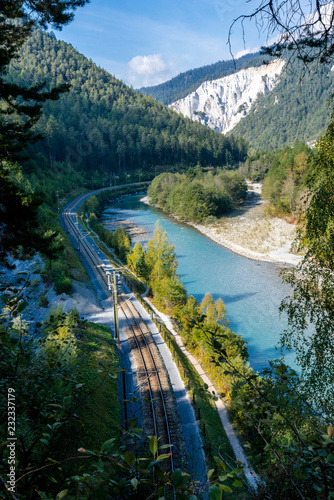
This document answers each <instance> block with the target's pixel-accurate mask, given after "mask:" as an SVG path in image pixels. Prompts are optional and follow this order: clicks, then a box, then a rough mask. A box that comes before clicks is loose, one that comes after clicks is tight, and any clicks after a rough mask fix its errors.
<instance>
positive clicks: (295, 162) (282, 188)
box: [239, 140, 311, 220]
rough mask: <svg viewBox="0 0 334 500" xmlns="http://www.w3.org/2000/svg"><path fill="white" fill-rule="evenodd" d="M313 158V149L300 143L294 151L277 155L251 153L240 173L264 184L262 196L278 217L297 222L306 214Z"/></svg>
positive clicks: (288, 149)
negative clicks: (306, 200)
mask: <svg viewBox="0 0 334 500" xmlns="http://www.w3.org/2000/svg"><path fill="white" fill-rule="evenodd" d="M310 154H311V149H310V148H309V147H308V146H307V145H306V144H305V143H303V142H301V141H298V140H296V141H295V143H294V145H293V146H292V147H290V146H286V147H285V148H283V149H277V150H275V151H255V150H251V151H250V152H249V154H248V157H247V160H246V161H245V163H244V164H243V165H242V166H241V167H240V168H239V172H240V173H241V174H242V175H244V176H246V178H248V179H251V180H252V181H255V182H262V194H263V196H264V198H266V199H267V200H268V201H269V202H270V204H271V206H272V207H273V208H274V209H275V210H276V212H277V214H290V215H291V216H292V217H293V218H294V219H295V220H297V219H298V217H300V216H301V215H302V213H303V212H304V211H305V206H304V203H303V201H304V199H305V195H306V183H307V178H308V176H309V175H310V172H311V168H310V163H309V156H310Z"/></svg>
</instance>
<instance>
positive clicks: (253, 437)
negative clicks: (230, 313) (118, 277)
mask: <svg viewBox="0 0 334 500" xmlns="http://www.w3.org/2000/svg"><path fill="white" fill-rule="evenodd" d="M104 196H105V195H104ZM93 205H95V207H94V209H95V208H96V207H97V203H96V201H94V203H93ZM91 217H92V218H94V214H93V213H92V215H91ZM104 231H105V232H107V230H105V229H104ZM101 234H102V233H101ZM105 234H106V233H105ZM127 262H128V265H129V266H130V267H131V269H132V270H133V271H134V272H135V273H136V274H137V275H138V276H140V277H141V278H142V279H143V280H145V281H146V282H147V283H148V285H149V287H150V290H151V293H152V295H153V297H154V301H155V303H156V305H157V307H159V308H160V309H162V310H164V311H166V312H168V313H169V314H171V315H172V317H174V321H175V323H176V325H178V328H179V330H180V334H181V336H182V338H183V341H184V343H185V344H186V346H187V348H188V349H189V350H190V351H192V352H193V353H194V354H195V355H196V356H197V357H198V358H199V359H201V364H202V365H203V367H204V368H205V370H206V371H207V372H208V374H209V375H210V377H211V378H212V380H213V381H214V383H215V385H216V386H217V387H218V388H219V390H220V391H221V393H222V394H221V396H222V397H224V398H226V401H227V402H229V406H230V409H231V412H232V415H233V417H234V421H235V422H236V423H237V424H238V428H239V430H240V431H241V432H242V434H243V436H244V439H245V440H246V442H247V445H248V447H249V450H250V454H251V457H252V461H253V464H254V466H255V467H256V468H257V470H258V471H259V472H260V475H261V476H262V477H263V478H264V479H265V483H263V484H262V485H261V486H260V488H259V490H258V492H257V498H267V495H270V498H280V495H281V491H282V490H283V491H284V494H285V495H286V498H295V497H294V495H296V492H297V494H298V495H299V496H300V497H301V498H314V495H318V496H319V498H323V497H326V495H327V498H330V496H329V495H330V493H331V492H332V491H333V490H332V484H333V446H334V440H333V436H334V428H333V426H332V425H328V427H327V431H326V419H325V420H324V419H323V417H322V416H321V410H320V408H322V409H323V411H324V410H326V412H328V413H327V415H328V417H327V422H328V420H329V422H330V421H331V410H330V403H329V399H328V398H331V396H330V394H331V391H330V390H327V391H325V392H326V396H325V393H324V392H322V393H321V395H320V394H319V393H318V396H319V398H314V395H313V394H312V395H311V393H310V390H311V387H313V386H314V384H315V381H314V380H312V378H311V379H309V378H308V377H307V370H306V371H303V373H302V375H301V376H300V377H298V376H297V374H296V373H295V372H294V371H293V370H291V369H290V368H289V367H287V366H286V365H285V364H284V362H283V361H282V360H276V361H274V362H271V363H270V366H269V367H268V369H266V370H264V372H263V373H261V374H256V373H254V372H253V371H252V370H251V368H250V367H249V366H248V365H247V363H246V360H247V350H246V346H245V343H244V341H243V340H242V338H240V337H239V336H238V335H235V334H234V333H233V332H231V331H230V330H229V328H228V320H227V318H226V316H225V308H224V304H223V303H222V301H220V300H218V301H216V302H214V301H213V299H212V297H211V296H210V295H209V294H208V295H206V296H205V298H204V299H203V301H202V303H201V304H199V303H198V302H197V301H196V300H195V298H194V297H192V296H189V297H187V295H186V292H185V290H184V288H183V286H182V284H181V283H180V280H179V278H178V276H177V274H176V261H175V254H174V253H173V247H172V246H170V245H169V244H168V242H167V239H166V234H164V232H163V231H162V228H161V227H159V226H158V227H157V228H156V232H155V235H154V238H153V240H151V241H150V242H149V243H148V245H147V248H146V250H145V249H144V248H143V247H142V246H141V244H140V243H136V245H135V246H134V248H133V249H132V250H131V251H130V252H128V255H127ZM290 281H291V280H290ZM285 307H288V308H290V314H289V316H290V320H289V323H290V326H291V327H292V329H293V328H294V321H295V320H296V316H295V315H294V312H293V307H294V306H293V302H289V300H287V301H286V304H285ZM304 309H305V306H304ZM303 314H304V312H303ZM318 314H320V311H318ZM303 327H304V328H305V325H300V326H299V328H300V329H302V328H303ZM322 332H324V329H322ZM296 333H298V332H296ZM319 333H320V332H319ZM322 335H323V333H322ZM287 338H288V337H287ZM295 338H296V343H295V345H297V344H298V336H296V337H295ZM283 345H287V344H283ZM308 359H309V358H308ZM323 361H324V360H322V359H320V357H318V358H317V363H318V372H317V374H318V376H319V375H320V373H319V370H320V369H323V370H324V372H323V374H322V376H321V381H322V382H321V381H320V380H318V381H317V382H316V384H317V385H318V387H319V389H320V384H323V385H322V391H324V387H325V385H324V384H325V383H326V382H327V383H328V382H329V383H330V386H329V387H332V382H331V381H330V380H328V379H327V378H326V377H327V375H326V374H327V373H328V374H329V372H327V371H326V367H325V365H324V362H323ZM304 367H307V363H306V362H305V364H304ZM328 368H329V366H328ZM329 369H330V368H329ZM327 387H328V386H327ZM214 397H217V395H215V396H214ZM315 400H317V403H318V404H317V408H315V407H314V402H315Z"/></svg>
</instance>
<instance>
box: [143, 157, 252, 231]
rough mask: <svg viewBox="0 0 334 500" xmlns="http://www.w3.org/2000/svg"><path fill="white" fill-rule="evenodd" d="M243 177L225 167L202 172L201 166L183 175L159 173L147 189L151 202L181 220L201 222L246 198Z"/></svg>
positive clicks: (222, 212)
mask: <svg viewBox="0 0 334 500" xmlns="http://www.w3.org/2000/svg"><path fill="white" fill-rule="evenodd" d="M246 192H247V184H246V182H245V180H244V178H243V177H242V176H241V175H240V174H238V173H236V172H229V171H227V170H226V169H219V168H217V169H215V170H214V171H209V172H206V173H205V172H203V170H202V168H201V167H200V165H197V166H196V168H189V169H188V170H187V171H186V173H185V174H171V173H164V174H160V175H158V176H157V177H155V179H154V180H153V181H152V183H151V184H150V187H149V189H148V196H149V198H150V203H153V204H154V205H157V206H159V207H160V208H161V209H162V210H164V211H165V212H168V213H171V214H174V215H177V216H178V217H179V218H180V219H181V220H184V221H189V222H203V221H204V220H205V219H208V217H211V218H213V217H218V216H220V215H222V214H224V213H226V212H229V211H230V210H231V209H232V208H234V207H236V206H238V205H239V204H240V203H241V201H242V200H244V199H245V197H246Z"/></svg>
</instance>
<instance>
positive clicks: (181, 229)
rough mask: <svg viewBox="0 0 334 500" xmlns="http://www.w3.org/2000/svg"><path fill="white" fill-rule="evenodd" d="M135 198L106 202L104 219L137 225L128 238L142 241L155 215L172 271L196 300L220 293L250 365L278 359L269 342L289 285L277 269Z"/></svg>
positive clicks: (281, 321)
mask: <svg viewBox="0 0 334 500" xmlns="http://www.w3.org/2000/svg"><path fill="white" fill-rule="evenodd" d="M140 198H141V196H129V197H126V198H123V199H122V200H119V201H116V202H115V203H113V204H111V205H110V206H109V208H107V209H106V210H105V212H104V220H105V221H107V220H110V219H114V218H115V216H117V217H120V218H121V219H126V220H127V221H130V222H131V223H133V224H135V225H136V226H139V227H141V228H143V229H144V230H145V234H144V235H141V236H139V237H138V238H133V239H132V241H133V243H135V242H136V241H137V240H139V241H141V242H142V243H145V242H146V241H147V240H148V239H149V238H151V237H152V235H153V231H154V225H155V223H156V221H157V220H159V221H160V223H161V225H162V226H163V228H164V229H165V230H166V231H167V233H168V240H169V242H170V243H171V244H175V251H176V254H177V257H178V264H179V266H178V273H179V275H180V276H181V280H182V282H183V284H184V286H185V287H186V289H187V291H188V293H189V294H191V295H194V296H195V297H196V299H197V300H199V301H200V300H201V299H202V298H203V296H204V295H205V293H206V292H209V293H211V295H212V296H213V298H214V299H217V298H218V297H221V298H222V300H223V301H224V303H225V305H226V311H227V315H228V317H229V319H230V327H231V329H232V330H234V331H235V332H236V333H238V334H240V335H242V336H243V337H244V339H245V340H246V341H247V345H248V352H249V362H250V364H251V366H252V367H253V368H254V369H256V370H261V369H263V368H264V367H265V366H267V361H268V360H270V359H276V358H278V357H279V356H280V351H279V350H277V349H276V348H275V346H277V345H278V342H279V336H280V332H281V331H283V330H284V329H285V328H286V326H287V320H286V318H285V317H284V316H282V317H281V318H280V316H279V311H278V308H279V305H280V303H281V301H282V299H283V298H284V297H286V296H287V295H289V293H290V288H289V287H288V286H287V285H286V284H283V283H282V281H281V277H280V276H279V273H278V271H279V268H278V267H277V266H276V265H275V264H272V263H267V262H257V261H253V260H250V259H247V258H245V257H241V256H239V255H237V254H235V253H233V252H231V251H230V250H227V249H225V248H224V247H222V246H221V245H218V244H217V243H215V242H213V241H212V240H210V239H209V238H207V237H206V236H204V235H202V234H201V233H199V232H198V231H197V230H196V229H194V228H192V227H189V226H187V225H185V224H182V223H179V222H177V221H176V220H174V219H173V218H171V217H169V216H167V215H165V214H163V213H162V212H161V211H160V210H158V209H156V208H152V207H149V206H148V205H145V204H144V203H142V202H140V201H139V200H140ZM293 358H294V357H293V354H292V353H288V354H287V355H286V357H285V360H286V362H287V363H288V364H290V365H291V366H294V362H293ZM294 367H295V366H294ZM295 368H296V367H295Z"/></svg>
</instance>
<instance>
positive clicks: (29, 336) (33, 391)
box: [0, 274, 119, 498]
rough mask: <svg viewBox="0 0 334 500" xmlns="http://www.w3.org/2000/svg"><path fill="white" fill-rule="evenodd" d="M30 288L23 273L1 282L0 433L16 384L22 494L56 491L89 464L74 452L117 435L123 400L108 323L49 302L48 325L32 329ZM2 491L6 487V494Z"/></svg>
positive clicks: (0, 469)
mask: <svg viewBox="0 0 334 500" xmlns="http://www.w3.org/2000/svg"><path fill="white" fill-rule="evenodd" d="M28 289H29V282H28V278H27V276H25V275H22V274H21V275H18V277H17V280H16V281H15V282H13V283H10V284H8V283H1V292H2V295H1V305H2V307H4V309H3V310H2V311H1V316H0V332H1V335H0V348H1V352H2V354H3V356H2V357H1V360H0V380H1V382H0V386H1V398H0V408H1V411H0V426H1V435H2V436H3V439H6V436H7V435H8V434H7V423H8V422H7V416H8V412H7V406H8V402H7V394H8V393H9V392H10V393H11V394H14V396H15V397H14V399H12V402H15V405H14V406H15V414H16V428H15V437H17V441H16V442H15V453H16V479H17V483H16V491H17V493H18V495H22V494H23V495H24V498H36V495H37V491H41V492H43V491H44V492H46V493H47V497H46V498H55V497H56V495H57V493H59V491H61V490H64V486H65V484H66V481H67V478H68V477H69V476H70V475H72V474H73V471H74V470H75V471H79V470H80V467H81V465H83V464H82V462H81V461H80V459H76V458H75V455H77V453H76V451H77V449H78V448H79V447H80V446H87V447H92V448H93V449H95V448H98V443H99V442H101V441H105V440H107V439H108V440H110V439H111V438H113V442H114V443H115V445H116V444H117V439H118V428H117V424H118V420H119V404H118V397H117V384H116V383H115V378H114V373H113V372H114V371H116V370H117V369H118V361H117V357H116V355H115V352H114V344H113V341H112V340H111V333H110V330H109V328H107V327H101V326H99V325H93V324H89V323H86V322H84V321H82V320H80V319H79V316H78V314H77V312H76V311H73V312H71V313H69V314H64V312H63V311H62V309H61V308H58V309H54V310H51V311H50V312H49V316H48V319H47V320H46V321H45V323H44V324H43V325H41V324H38V323H37V324H36V327H35V329H34V330H33V329H31V328H30V330H27V329H26V328H25V327H24V322H23V321H22V320H21V321H19V319H20V318H21V315H22V314H24V315H26V314H28V312H27V311H28V305H29V304H28V302H27V301H26V300H25V297H26V294H27V290H28ZM28 300H29V299H28ZM22 325H23V326H22ZM96 352H99V355H98V356H97V354H96ZM110 375H112V377H110ZM97 429H98V431H97ZM7 444H8V441H3V442H2V443H1V449H2V452H1V462H0V474H1V477H2V478H4V479H5V480H7V473H8V454H9V449H8V447H7ZM81 470H82V469H81ZM87 472H88V470H87ZM74 491H75V490H74ZM4 495H5V493H4V492H3V493H0V497H1V498H7V497H6V496H4ZM101 498H103V497H101Z"/></svg>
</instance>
